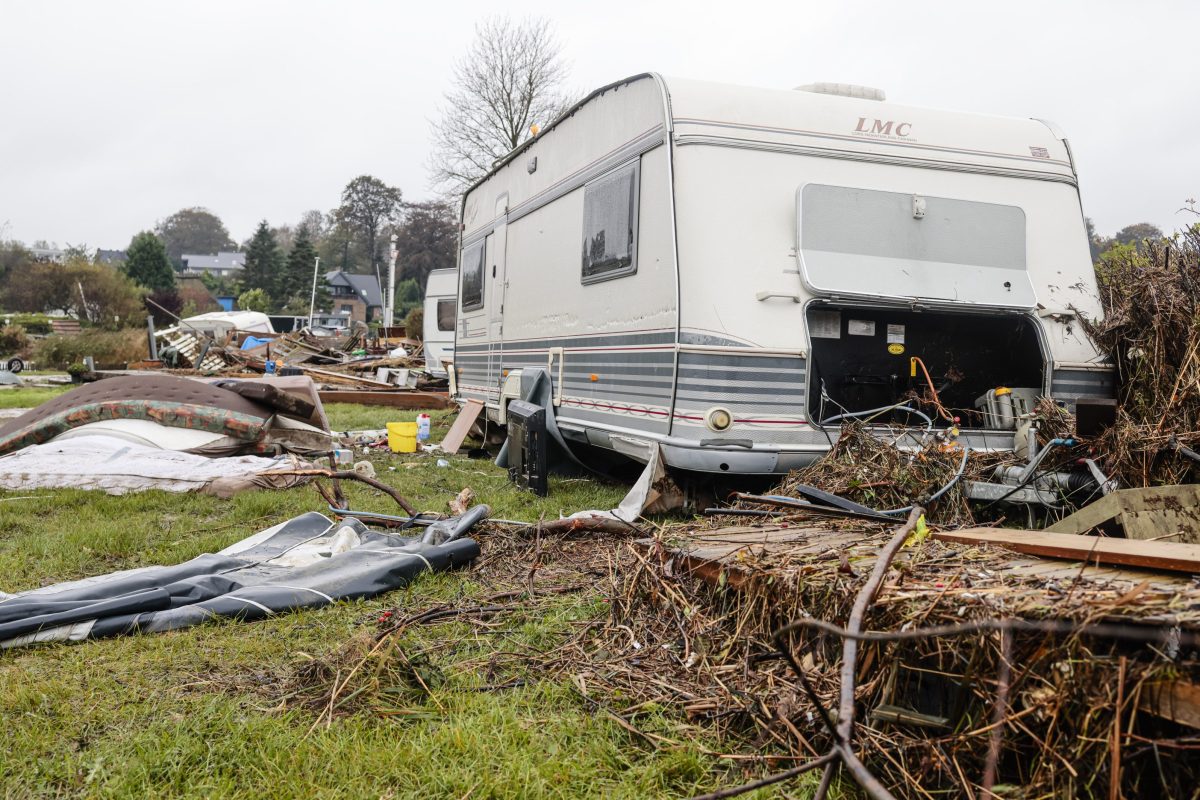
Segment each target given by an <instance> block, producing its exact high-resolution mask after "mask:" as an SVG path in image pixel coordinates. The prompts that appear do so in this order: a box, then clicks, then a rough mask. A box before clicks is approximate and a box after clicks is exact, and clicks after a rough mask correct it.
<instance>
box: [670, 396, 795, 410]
mask: <svg viewBox="0 0 1200 800" xmlns="http://www.w3.org/2000/svg"><path fill="white" fill-rule="evenodd" d="M709 406H729V409H730V410H731V411H746V410H754V409H764V408H776V409H791V410H792V411H795V412H797V413H803V412H804V407H805V406H804V396H803V395H797V396H795V397H793V398H789V399H786V400H779V399H768V398H762V397H737V396H734V395H722V394H721V393H720V392H713V393H711V394H704V395H701V394H688V395H682V394H681V395H679V397H678V398H676V400H675V408H676V410H677V411H679V412H680V413H683V410H684V409H685V408H691V409H693V410H701V409H705V408H708V407H709Z"/></svg>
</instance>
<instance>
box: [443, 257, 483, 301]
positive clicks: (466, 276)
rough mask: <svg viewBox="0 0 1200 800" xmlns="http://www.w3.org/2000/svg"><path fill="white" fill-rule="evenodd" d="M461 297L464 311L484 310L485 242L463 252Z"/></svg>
mask: <svg viewBox="0 0 1200 800" xmlns="http://www.w3.org/2000/svg"><path fill="white" fill-rule="evenodd" d="M459 296H460V297H461V298H462V307H463V311H474V310H475V309H477V308H483V242H479V243H478V244H473V245H471V247H469V248H467V249H466V250H464V251H463V255H462V291H461V292H459ZM438 316H439V317H440V316H441V314H440V313H439V314H438Z"/></svg>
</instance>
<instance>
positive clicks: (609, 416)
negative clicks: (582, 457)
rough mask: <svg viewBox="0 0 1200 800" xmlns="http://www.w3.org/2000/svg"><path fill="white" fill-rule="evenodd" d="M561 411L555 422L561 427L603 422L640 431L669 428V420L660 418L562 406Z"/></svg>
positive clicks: (556, 415)
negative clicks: (572, 424) (576, 423)
mask: <svg viewBox="0 0 1200 800" xmlns="http://www.w3.org/2000/svg"><path fill="white" fill-rule="evenodd" d="M558 408H559V411H558V413H557V414H555V421H556V422H557V423H558V424H559V425H560V426H561V425H570V424H571V423H572V422H578V423H584V424H587V423H592V422H603V423H608V424H609V425H619V426H621V427H626V428H634V429H636V430H639V431H662V430H665V429H666V427H667V418H666V417H663V416H659V417H637V416H632V415H630V414H616V413H611V412H606V411H600V410H593V409H590V408H577V407H575V406H567V405H561V406H559V407H558Z"/></svg>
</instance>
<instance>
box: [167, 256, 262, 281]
mask: <svg viewBox="0 0 1200 800" xmlns="http://www.w3.org/2000/svg"><path fill="white" fill-rule="evenodd" d="M180 258H181V259H182V261H183V274H184V275H200V274H202V273H205V272H207V273H208V274H210V275H212V276H214V277H217V278H236V277H237V276H238V275H240V274H241V272H242V269H243V268H244V267H245V266H246V254H245V253H227V252H220V253H217V254H216V255H202V254H189V253H184V254H183V255H182V256H181V257H180Z"/></svg>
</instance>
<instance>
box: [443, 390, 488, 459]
mask: <svg viewBox="0 0 1200 800" xmlns="http://www.w3.org/2000/svg"><path fill="white" fill-rule="evenodd" d="M482 412H483V403H482V402H480V401H479V400H468V401H467V402H466V404H465V405H464V406H463V407H462V411H460V412H458V416H457V417H455V418H454V424H453V425H451V426H450V430H449V431H448V432H447V433H446V438H444V439H442V449H443V450H445V451H446V452H447V453H450V454H452V455H453V454H454V453H457V452H458V448H460V447H462V443H463V440H465V439H466V438H467V434H468V433H470V432H471V426H472V425H474V424H475V420H477V419H479V415H480V414H481V413H482Z"/></svg>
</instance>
